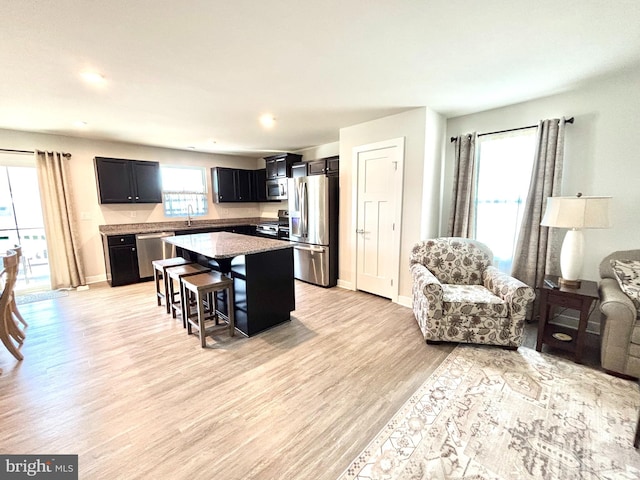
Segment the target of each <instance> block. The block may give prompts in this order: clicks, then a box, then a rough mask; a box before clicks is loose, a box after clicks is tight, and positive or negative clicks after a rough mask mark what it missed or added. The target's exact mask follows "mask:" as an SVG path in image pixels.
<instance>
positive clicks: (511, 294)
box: [482, 266, 536, 318]
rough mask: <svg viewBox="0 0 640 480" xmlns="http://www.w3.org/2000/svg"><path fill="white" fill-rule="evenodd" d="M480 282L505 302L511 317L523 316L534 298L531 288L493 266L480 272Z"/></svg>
mask: <svg viewBox="0 0 640 480" xmlns="http://www.w3.org/2000/svg"><path fill="white" fill-rule="evenodd" d="M482 282H483V284H484V286H485V288H487V289H488V290H489V291H491V293H493V294H494V295H496V296H498V297H500V298H502V299H503V300H504V301H505V302H507V304H508V305H509V310H510V313H511V316H512V317H516V316H517V317H522V318H524V316H525V315H526V313H527V305H529V303H530V302H531V301H533V299H534V298H536V294H535V291H534V290H533V288H531V287H530V286H529V285H527V284H526V283H523V282H521V281H520V280H518V279H517V278H513V277H512V276H511V275H507V274H506V273H503V272H501V271H500V270H498V269H497V268H496V267H494V266H490V267H487V268H486V269H485V270H484V272H482Z"/></svg>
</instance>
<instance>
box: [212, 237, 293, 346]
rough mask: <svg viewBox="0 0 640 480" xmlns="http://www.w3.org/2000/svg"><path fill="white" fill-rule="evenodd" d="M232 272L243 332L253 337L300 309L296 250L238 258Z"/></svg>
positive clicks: (236, 317) (236, 320)
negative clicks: (297, 293) (294, 270)
mask: <svg viewBox="0 0 640 480" xmlns="http://www.w3.org/2000/svg"><path fill="white" fill-rule="evenodd" d="M230 275H231V278H232V279H233V288H234V293H235V302H234V303H235V322H236V328H238V329H239V330H240V331H241V332H243V333H244V334H246V335H248V336H251V335H255V334H256V333H260V332H262V331H264V330H267V329H268V328H271V327H273V326H275V325H278V324H279V323H282V322H283V321H286V320H289V312H291V311H293V310H295V308H296V301H295V289H294V284H293V282H294V280H293V253H292V249H290V248H288V249H285V250H275V251H271V252H264V253H260V254H253V255H246V256H245V255H243V256H241V257H236V258H234V259H233V261H232V262H231V272H230ZM221 300H223V299H221ZM219 305H220V306H221V307H222V306H223V305H222V302H219ZM223 308H225V309H226V307H223Z"/></svg>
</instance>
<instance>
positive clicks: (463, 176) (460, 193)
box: [447, 132, 478, 238]
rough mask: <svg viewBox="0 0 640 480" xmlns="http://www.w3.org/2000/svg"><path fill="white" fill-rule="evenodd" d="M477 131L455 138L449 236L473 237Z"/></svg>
mask: <svg viewBox="0 0 640 480" xmlns="http://www.w3.org/2000/svg"><path fill="white" fill-rule="evenodd" d="M477 138H478V134H477V133H476V132H473V133H469V134H467V135H461V136H459V137H457V138H456V140H455V143H456V145H455V149H456V150H455V170H454V175H453V195H452V196H451V215H450V216H449V226H448V228H447V236H448V237H464V238H473V236H474V229H475V223H476V218H475V217H476V206H475V198H476V175H477V174H476V139H477Z"/></svg>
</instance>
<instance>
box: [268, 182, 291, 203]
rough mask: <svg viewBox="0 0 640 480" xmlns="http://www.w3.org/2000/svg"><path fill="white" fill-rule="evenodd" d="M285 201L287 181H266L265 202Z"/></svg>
mask: <svg viewBox="0 0 640 480" xmlns="http://www.w3.org/2000/svg"><path fill="white" fill-rule="evenodd" d="M286 199H287V179H286V178H274V179H271V180H267V200H286Z"/></svg>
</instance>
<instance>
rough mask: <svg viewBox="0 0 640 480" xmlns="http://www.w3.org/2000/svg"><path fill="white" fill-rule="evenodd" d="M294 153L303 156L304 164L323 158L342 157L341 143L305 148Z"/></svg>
mask: <svg viewBox="0 0 640 480" xmlns="http://www.w3.org/2000/svg"><path fill="white" fill-rule="evenodd" d="M292 153H297V154H299V155H302V161H303V162H310V161H312V160H320V159H321V158H327V157H333V156H335V155H340V142H332V143H325V144H323V145H317V146H315V147H309V148H303V149H302V150H297V151H295V152H292Z"/></svg>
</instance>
